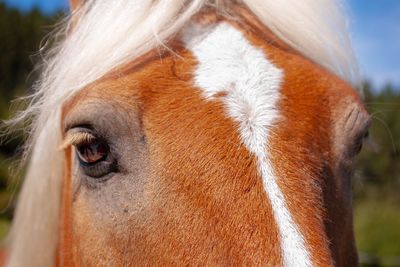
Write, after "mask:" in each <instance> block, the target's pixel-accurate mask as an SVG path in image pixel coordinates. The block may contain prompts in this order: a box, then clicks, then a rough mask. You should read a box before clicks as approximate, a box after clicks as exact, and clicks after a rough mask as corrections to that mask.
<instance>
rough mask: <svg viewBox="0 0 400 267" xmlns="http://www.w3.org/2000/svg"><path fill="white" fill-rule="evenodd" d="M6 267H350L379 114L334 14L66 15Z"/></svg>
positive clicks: (152, 9)
mask: <svg viewBox="0 0 400 267" xmlns="http://www.w3.org/2000/svg"><path fill="white" fill-rule="evenodd" d="M70 7H71V8H70V9H71V15H70V16H69V18H68V19H67V20H66V21H65V22H64V23H63V24H62V26H61V29H60V30H59V31H58V32H57V33H55V34H54V36H56V37H58V38H56V41H55V42H54V46H53V48H52V49H50V50H49V52H48V53H47V54H46V55H45V56H44V60H43V63H42V76H41V78H40V80H39V81H38V82H37V83H36V84H35V86H34V89H35V91H34V93H33V96H32V98H31V102H30V105H29V106H28V107H27V108H26V110H25V111H23V112H22V113H20V114H19V115H17V117H16V118H15V121H19V122H21V121H25V120H26V119H28V120H29V121H31V127H30V129H31V130H30V138H29V139H28V141H27V142H28V145H27V148H26V149H27V150H26V151H27V152H26V155H27V161H28V168H27V172H26V177H25V181H24V184H23V186H22V189H21V192H20V195H19V198H18V205H17V208H16V211H15V218H14V220H13V225H12V229H11V231H10V235H9V239H8V243H7V244H8V246H7V251H6V264H7V266H54V265H56V266H127V265H134V266H142V265H143V266H166V265H175V266H176V265H178V266H196V265H220V266H238V265H245V266H259V265H262V266H355V265H357V264H358V259H357V251H356V247H355V241H354V234H353V222H352V193H351V176H352V173H353V170H354V162H355V158H356V155H357V153H358V152H359V151H360V149H361V146H362V142H363V139H364V138H365V136H366V134H367V132H368V126H369V123H370V116H369V115H368V113H367V111H366V109H365V108H364V105H363V102H362V99H361V96H360V93H359V92H358V90H357V87H358V86H359V75H358V74H357V66H356V65H357V64H356V60H355V58H354V55H353V51H352V47H351V43H350V41H349V34H348V31H347V19H346V16H345V12H344V9H343V7H342V6H341V4H340V3H338V2H337V1H334V0H326V1H312V0H303V1H297V0H280V1H274V0H263V1H260V0H220V1H218V0H215V1H214V0H210V1H206V0H192V1H189V0H158V1H147V0H141V1H123V0H119V1H105V0H102V1H100V0H91V1H83V0H75V1H71V2H70Z"/></svg>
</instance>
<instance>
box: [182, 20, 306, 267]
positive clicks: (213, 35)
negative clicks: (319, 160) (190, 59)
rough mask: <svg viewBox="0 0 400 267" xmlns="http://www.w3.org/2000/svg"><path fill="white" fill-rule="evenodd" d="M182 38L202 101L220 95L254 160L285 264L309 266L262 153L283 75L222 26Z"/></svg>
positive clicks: (236, 33)
mask: <svg viewBox="0 0 400 267" xmlns="http://www.w3.org/2000/svg"><path fill="white" fill-rule="evenodd" d="M183 39H184V41H185V42H186V45H187V48H188V49H190V50H191V51H192V53H193V54H194V55H195V57H196V58H197V60H198V66H197V68H196V71H195V74H194V79H195V85H196V86H197V87H199V88H200V89H201V90H202V91H203V95H204V97H205V98H206V99H213V98H214V97H215V96H216V95H217V94H218V93H221V92H225V93H226V95H225V96H223V97H221V98H222V100H223V102H224V104H225V107H226V109H227V113H228V115H229V116H230V117H231V118H232V119H233V120H234V121H236V122H237V123H238V124H239V133H240V136H241V139H242V141H243V143H244V144H245V146H246V147H247V149H248V150H249V151H250V152H251V153H253V154H254V155H255V156H256V158H257V163H258V170H259V173H260V175H261V177H262V180H263V185H264V188H265V191H266V193H267V196H268V197H269V198H270V201H271V205H272V209H273V213H274V217H275V220H276V223H277V226H278V229H279V234H280V240H281V250H282V256H283V259H284V264H285V266H299V267H301V266H311V265H312V264H311V259H310V254H309V252H308V250H307V248H306V245H305V242H304V238H303V236H302V234H301V233H300V231H299V230H298V227H297V225H296V224H295V222H294V221H293V218H292V216H291V214H290V212H289V210H288V208H287V205H286V203H285V197H284V195H283V194H282V191H281V190H280V188H279V186H278V184H277V182H276V177H275V175H274V169H273V167H272V165H271V162H270V160H269V158H268V153H267V152H268V137H269V134H270V132H271V131H272V127H273V125H274V122H275V121H276V120H277V118H278V116H279V111H278V110H277V102H278V99H279V96H280V94H279V90H280V86H281V81H282V79H283V71H282V70H281V69H279V68H277V67H275V66H274V65H273V64H272V63H271V62H270V61H268V59H267V58H266V55H265V54H264V53H263V51H262V50H260V49H258V48H256V47H254V46H252V45H251V44H250V43H249V42H248V40H246V38H245V37H244V36H243V34H242V33H241V32H240V31H238V30H237V29H235V28H234V27H232V26H231V25H229V24H227V23H220V24H218V25H216V26H215V27H213V28H210V27H208V28H205V29H203V30H201V29H200V28H199V27H198V25H197V26H192V27H189V28H188V29H187V30H186V32H185V34H184V37H183Z"/></svg>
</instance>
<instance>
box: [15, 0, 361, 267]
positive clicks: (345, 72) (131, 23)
mask: <svg viewBox="0 0 400 267" xmlns="http://www.w3.org/2000/svg"><path fill="white" fill-rule="evenodd" d="M233 2H235V3H243V4H244V5H245V6H247V7H248V8H249V9H250V10H251V11H252V12H253V13H254V14H255V15H256V16H257V17H258V18H259V20H260V21H261V22H262V23H264V24H265V25H266V26H267V27H269V28H270V29H271V30H272V31H273V32H274V33H275V34H276V35H277V36H279V37H280V38H281V39H282V40H284V41H285V42H286V43H287V44H289V45H290V46H292V47H293V48H294V49H296V50H298V51H299V52H300V53H301V54H303V55H305V56H306V57H308V58H310V59H311V60H313V61H314V62H316V63H318V64H320V65H322V66H324V67H325V68H327V69H328V70H330V71H332V72H334V73H336V74H337V75H338V76H340V77H341V78H343V79H344V80H346V81H348V82H350V83H351V84H353V85H356V84H357V83H358V75H357V67H356V64H355V60H354V56H353V52H352V48H351V45H350V41H349V37H348V33H347V25H346V19H345V17H344V16H343V12H342V8H341V6H340V4H339V3H338V2H337V1H334V0H324V1H322V0H302V1H298V0H279V1H276V0H242V1H234V0H159V1H150V0H141V1H128V0H119V1H116V0H113V1H111V0H101V1H99V0H89V1H86V3H85V4H84V5H82V6H81V7H80V8H79V10H77V11H75V12H74V14H73V15H72V16H71V17H70V19H69V20H68V21H67V22H66V23H65V24H64V25H63V27H62V29H61V30H60V34H61V35H62V36H64V37H63V38H62V40H61V41H60V42H58V43H57V45H56V46H55V48H53V50H52V51H50V52H49V53H48V55H47V56H46V57H45V60H44V61H43V74H42V78H41V80H40V81H39V82H38V83H37V84H36V86H35V93H34V95H33V96H32V98H31V99H32V101H31V104H30V106H29V107H28V108H27V109H26V110H25V111H24V112H22V113H20V114H19V115H18V116H17V117H16V118H15V119H14V122H15V123H19V122H22V121H25V120H27V119H30V118H32V116H33V118H34V119H33V123H32V126H31V130H30V131H31V137H30V142H29V143H28V145H27V155H28V158H29V166H28V171H27V175H26V178H25V182H24V185H23V188H22V191H21V193H20V196H19V200H18V206H17V209H16V213H15V218H14V222H13V226H12V229H11V232H10V235H9V242H10V243H9V259H8V266H53V265H54V263H55V256H56V249H57V243H58V230H59V229H58V227H59V218H60V199H61V184H62V175H63V171H62V170H63V164H64V158H63V153H62V151H59V150H58V149H57V148H58V147H59V145H60V142H61V124H60V118H61V111H60V109H61V106H62V104H63V103H64V102H65V101H66V100H67V99H68V98H70V97H71V96H72V95H73V94H75V93H76V92H78V91H79V90H81V89H82V88H84V87H85V86H86V85H88V84H89V83H92V82H93V81H95V80H97V79H99V78H100V77H102V76H103V75H105V74H106V73H108V72H109V71H110V70H112V69H116V68H118V67H119V66H121V65H124V64H126V63H128V62H130V61H132V60H134V59H135V58H137V57H139V56H141V55H143V54H144V53H146V52H148V51H149V50H151V49H154V48H156V47H159V46H164V44H165V43H166V41H167V40H169V39H171V38H173V37H174V36H175V34H177V33H178V32H179V31H180V30H181V29H182V28H183V27H184V26H185V25H187V23H188V22H189V21H190V20H191V18H192V17H193V15H195V14H196V13H198V12H199V11H200V10H201V9H202V8H203V7H205V6H208V7H212V8H214V9H216V10H217V11H219V12H221V13H222V12H226V13H229V5H231V4H232V3H233Z"/></svg>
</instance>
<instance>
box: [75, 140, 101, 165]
mask: <svg viewBox="0 0 400 267" xmlns="http://www.w3.org/2000/svg"><path fill="white" fill-rule="evenodd" d="M76 148H77V152H78V153H77V154H78V157H79V160H80V161H81V162H82V163H84V164H94V163H96V162H99V161H101V160H104V159H106V157H107V154H108V150H109V149H108V146H107V144H106V143H104V142H100V141H98V140H93V141H91V142H90V143H87V144H81V145H78V146H77V147H76Z"/></svg>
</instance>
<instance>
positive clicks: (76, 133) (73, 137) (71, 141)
mask: <svg viewBox="0 0 400 267" xmlns="http://www.w3.org/2000/svg"><path fill="white" fill-rule="evenodd" d="M96 139H97V137H96V136H95V135H93V134H92V133H89V132H87V131H82V130H70V131H69V132H67V134H66V136H65V138H64V140H63V141H62V143H61V144H60V146H59V147H58V148H59V150H64V149H66V148H67V147H69V146H71V145H78V144H82V143H90V142H92V141H93V140H96Z"/></svg>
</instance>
